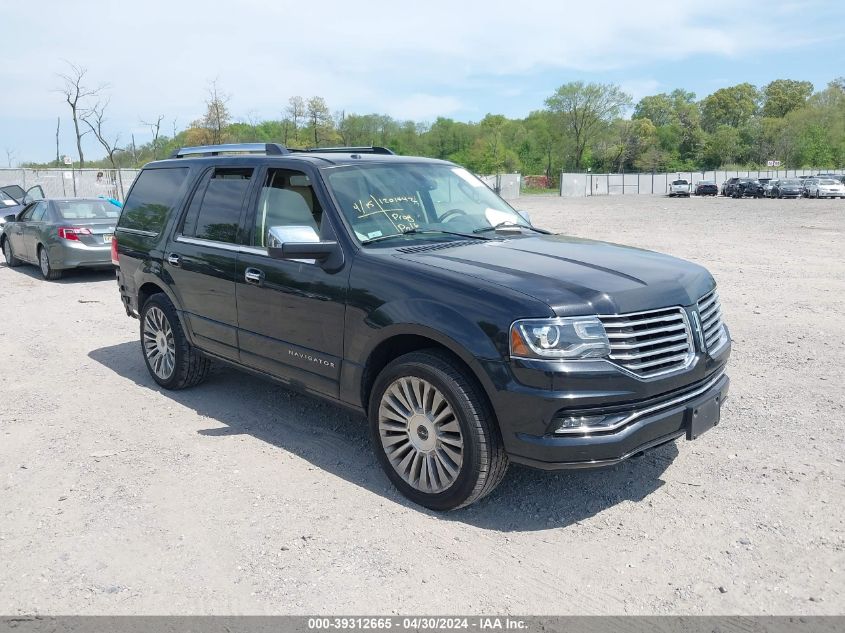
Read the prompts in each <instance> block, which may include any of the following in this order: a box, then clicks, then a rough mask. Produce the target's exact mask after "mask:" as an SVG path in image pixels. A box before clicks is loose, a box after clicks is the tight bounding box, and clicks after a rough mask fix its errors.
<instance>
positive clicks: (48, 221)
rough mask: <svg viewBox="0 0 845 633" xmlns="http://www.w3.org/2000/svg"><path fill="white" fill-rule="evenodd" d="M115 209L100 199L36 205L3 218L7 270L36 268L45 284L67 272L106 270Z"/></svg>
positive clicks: (1, 243)
mask: <svg viewBox="0 0 845 633" xmlns="http://www.w3.org/2000/svg"><path fill="white" fill-rule="evenodd" d="M119 215H120V209H118V208H117V207H116V206H114V205H113V204H111V203H110V202H109V201H108V200H102V199H100V198H72V199H68V200H39V201H37V202H33V203H31V204H29V205H27V206H26V207H24V209H23V211H20V212H19V213H17V214H10V215H7V216H6V218H5V219H6V223H5V224H4V225H3V232H2V233H0V248H2V250H3V256H4V257H5V259H6V265H7V266H10V267H15V266H19V265H20V264H22V263H29V264H34V265H36V266H38V267H39V268H40V269H41V274H42V275H43V276H44V278H45V279H50V280H52V279H58V278H59V277H61V276H62V273H63V272H64V271H65V270H67V269H69V268H78V267H94V268H109V267H111V266H112V263H111V240H112V236H113V235H114V227H115V224H116V223H117V218H118V216H119Z"/></svg>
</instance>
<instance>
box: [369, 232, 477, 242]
mask: <svg viewBox="0 0 845 633" xmlns="http://www.w3.org/2000/svg"><path fill="white" fill-rule="evenodd" d="M473 233H475V231H473ZM436 234H441V235H457V236H458V237H468V238H470V239H473V240H490V239H492V238H489V237H481V236H480V235H473V234H472V233H459V232H458V231H444V230H442V229H408V230H407V231H402V232H401V233H391V234H390V235H380V236H378V237H372V238H370V239H368V240H364V241H363V242H361V244H372V243H373V242H381V241H382V240H391V239H393V238H395V237H404V236H405V235H436Z"/></svg>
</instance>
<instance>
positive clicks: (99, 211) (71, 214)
mask: <svg viewBox="0 0 845 633" xmlns="http://www.w3.org/2000/svg"><path fill="white" fill-rule="evenodd" d="M53 204H55V205H56V209H58V211H59V216H60V217H61V218H62V219H63V220H107V219H111V218H117V217H118V216H119V215H120V209H118V208H117V207H115V206H114V205H113V204H112V203H110V202H106V201H105V200H61V201H56V202H54V203H53Z"/></svg>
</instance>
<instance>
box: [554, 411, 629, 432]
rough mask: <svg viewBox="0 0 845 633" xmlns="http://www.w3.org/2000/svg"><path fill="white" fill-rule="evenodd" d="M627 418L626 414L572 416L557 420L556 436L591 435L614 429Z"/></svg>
mask: <svg viewBox="0 0 845 633" xmlns="http://www.w3.org/2000/svg"><path fill="white" fill-rule="evenodd" d="M626 417H627V415H626V414H624V413H616V414H612V415H571V416H566V417H563V418H558V419H556V420H555V422H554V424H555V430H554V434H555V435H565V434H567V433H589V432H591V431H606V430H607V429H608V428H613V427H614V426H616V425H617V424H619V423H620V422H621V421H622V420H624V419H625V418H626Z"/></svg>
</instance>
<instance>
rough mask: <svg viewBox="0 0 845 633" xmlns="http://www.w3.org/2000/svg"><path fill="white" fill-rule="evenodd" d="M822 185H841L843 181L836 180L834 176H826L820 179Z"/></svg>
mask: <svg viewBox="0 0 845 633" xmlns="http://www.w3.org/2000/svg"><path fill="white" fill-rule="evenodd" d="M819 184H820V185H841V184H842V183H840V182H836V181H835V180H833V179H832V178H825V179H824V180H819Z"/></svg>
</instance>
